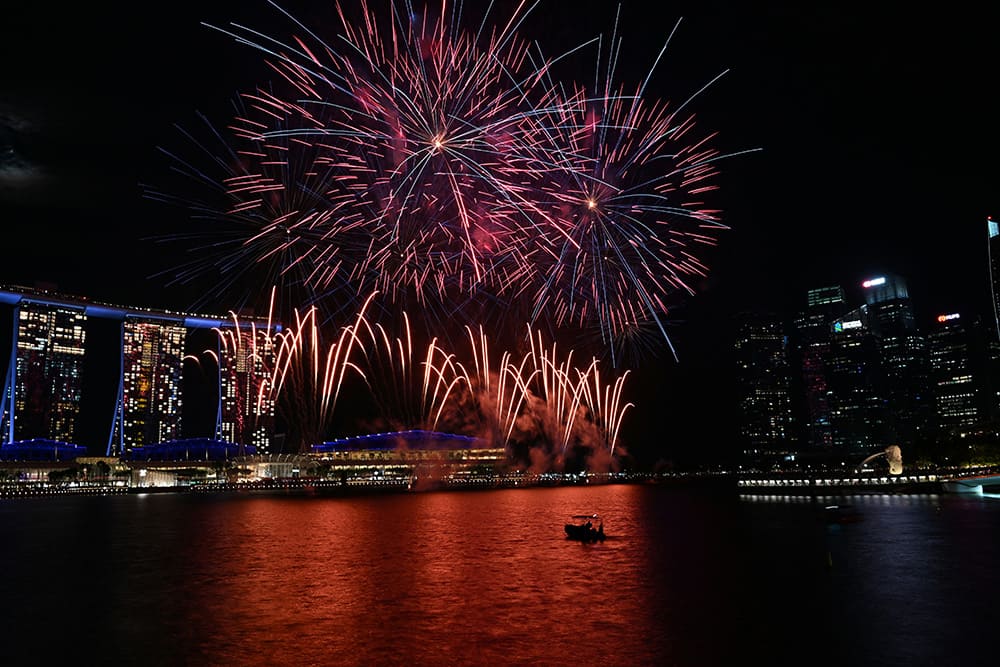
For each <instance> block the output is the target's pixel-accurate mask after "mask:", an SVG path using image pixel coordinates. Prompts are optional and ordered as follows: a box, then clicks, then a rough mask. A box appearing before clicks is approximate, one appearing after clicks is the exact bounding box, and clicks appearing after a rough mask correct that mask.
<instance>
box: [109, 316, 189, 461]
mask: <svg viewBox="0 0 1000 667" xmlns="http://www.w3.org/2000/svg"><path fill="white" fill-rule="evenodd" d="M186 332H187V330H186V329H185V328H184V327H182V326H178V325H176V324H169V323H160V322H146V321H137V320H125V321H123V322H122V393H121V395H122V405H121V431H120V433H121V443H120V449H119V451H118V452H117V453H119V454H128V453H129V452H131V451H132V449H133V448H134V447H145V446H149V445H154V444H157V443H160V442H164V441H168V440H176V439H178V438H179V437H180V435H181V405H182V399H181V375H182V370H183V367H182V362H183V358H184V340H185V334H186Z"/></svg>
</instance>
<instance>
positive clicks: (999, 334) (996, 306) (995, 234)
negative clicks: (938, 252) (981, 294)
mask: <svg viewBox="0 0 1000 667" xmlns="http://www.w3.org/2000/svg"><path fill="white" fill-rule="evenodd" d="M986 238H987V246H986V248H987V255H988V257H989V261H990V295H991V297H992V298H991V299H990V301H991V302H992V304H991V305H992V306H993V327H991V328H992V330H993V335H994V337H995V338H996V339H997V340H1000V224H998V223H997V221H996V220H994V219H993V218H992V216H987V217H986Z"/></svg>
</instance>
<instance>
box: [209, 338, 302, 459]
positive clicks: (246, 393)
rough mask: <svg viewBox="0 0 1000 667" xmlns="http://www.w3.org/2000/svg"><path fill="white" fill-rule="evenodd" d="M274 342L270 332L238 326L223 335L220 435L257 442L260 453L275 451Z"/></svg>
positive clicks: (225, 437)
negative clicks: (273, 441) (272, 383)
mask: <svg viewBox="0 0 1000 667" xmlns="http://www.w3.org/2000/svg"><path fill="white" fill-rule="evenodd" d="M273 343H274V338H273V337H272V336H271V335H270V333H269V332H268V331H266V330H262V329H256V328H251V329H240V328H236V329H233V330H231V331H228V332H226V333H225V335H222V336H220V349H219V423H218V427H217V429H218V435H217V437H218V438H220V439H222V440H228V441H230V442H234V443H236V444H243V445H253V446H254V447H255V448H256V452H257V453H258V454H269V453H272V452H271V450H272V440H273V438H274V421H275V417H274V415H275V404H274V394H273V391H272V387H271V379H272V377H273V376H272V372H273V368H274V357H275V349H274V344H273ZM308 444H309V445H312V444H315V443H308Z"/></svg>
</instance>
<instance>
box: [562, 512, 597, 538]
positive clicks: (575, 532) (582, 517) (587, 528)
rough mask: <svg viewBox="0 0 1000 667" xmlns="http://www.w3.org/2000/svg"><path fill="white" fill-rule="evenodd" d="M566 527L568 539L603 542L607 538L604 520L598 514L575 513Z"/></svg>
mask: <svg viewBox="0 0 1000 667" xmlns="http://www.w3.org/2000/svg"><path fill="white" fill-rule="evenodd" d="M564 529H565V530H566V539H568V540H575V541H577V542H603V541H604V540H605V538H606V535H605V534H604V520H603V519H602V518H601V517H600V515H598V514H574V515H573V517H572V522H570V523H567V524H566V525H565V526H564Z"/></svg>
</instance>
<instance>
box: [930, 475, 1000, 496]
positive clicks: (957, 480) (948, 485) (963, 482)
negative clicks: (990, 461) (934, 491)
mask: <svg viewBox="0 0 1000 667" xmlns="http://www.w3.org/2000/svg"><path fill="white" fill-rule="evenodd" d="M941 486H942V488H943V490H944V491H947V492H948V493H971V494H975V495H977V496H981V495H983V490H984V487H996V489H995V490H996V492H1000V472H996V471H992V472H968V473H964V474H963V473H958V474H955V475H952V476H950V477H947V478H942V479H941Z"/></svg>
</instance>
